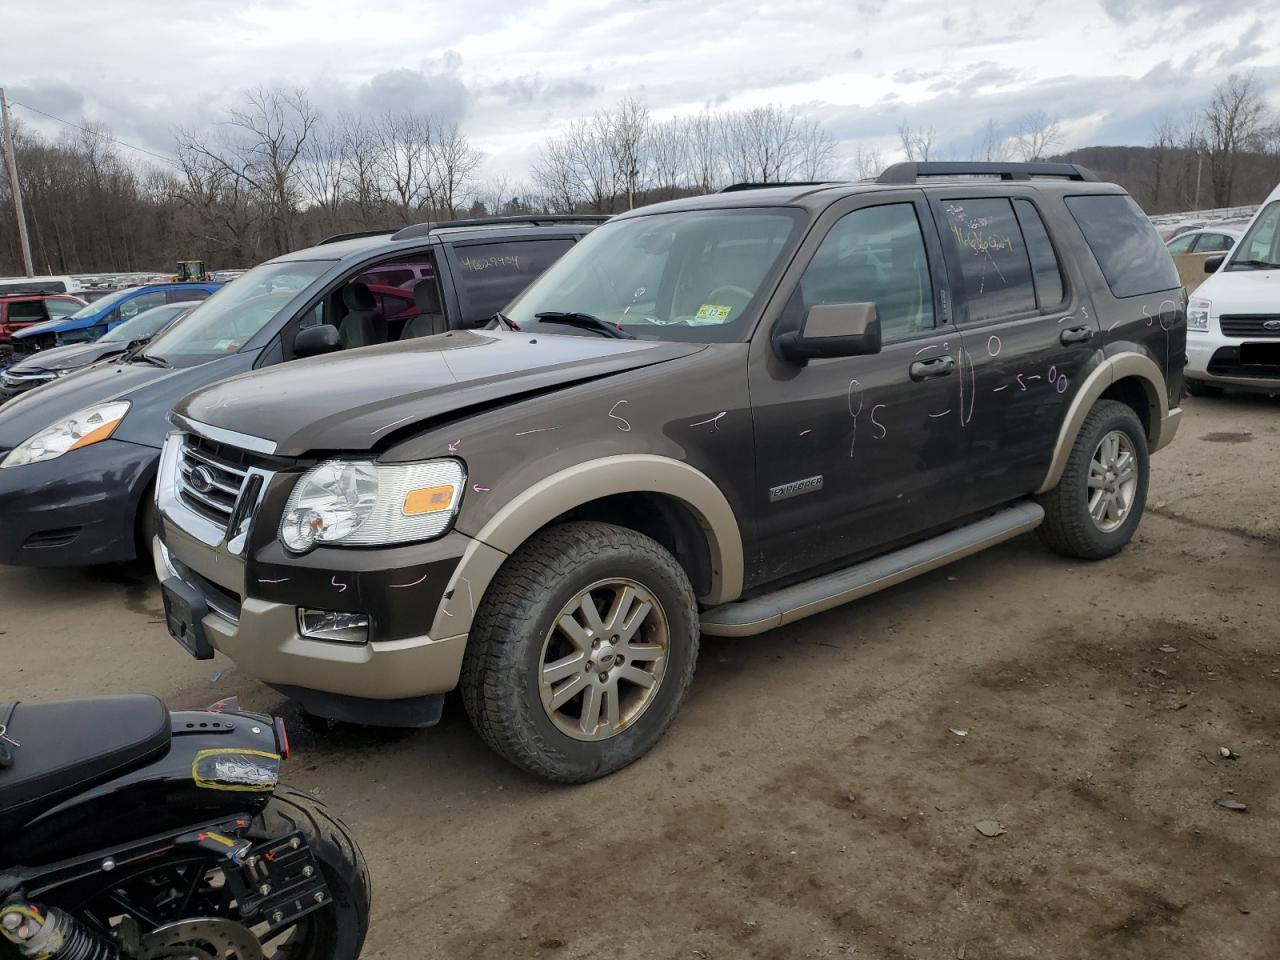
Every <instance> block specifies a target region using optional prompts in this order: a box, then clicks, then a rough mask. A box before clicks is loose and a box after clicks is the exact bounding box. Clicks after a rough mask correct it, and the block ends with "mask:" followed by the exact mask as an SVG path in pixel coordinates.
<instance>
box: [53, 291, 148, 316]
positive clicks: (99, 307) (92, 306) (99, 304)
mask: <svg viewBox="0 0 1280 960" xmlns="http://www.w3.org/2000/svg"><path fill="white" fill-rule="evenodd" d="M137 290H138V288H137V287H125V288H124V289H123V290H117V291H115V292H114V293H108V294H107V295H106V296H105V297H99V298H98V299H97V300H94V301H93V302H92V303H88V304H86V305H85V306H83V307H81V308H80V309H79V310H77V311H76V312H75V313H73V314H72V315H71V319H72V320H83V319H84V318H85V317H96V316H97V315H98V314H100V313H106V312H107V311H108V310H110V309H111V308H112V307H114V306H115V305H116V304H118V303H119V302H120V301H121V300H124V299H125V298H126V297H131V296H133V294H134V293H136V292H137ZM161 296H162V297H163V294H161Z"/></svg>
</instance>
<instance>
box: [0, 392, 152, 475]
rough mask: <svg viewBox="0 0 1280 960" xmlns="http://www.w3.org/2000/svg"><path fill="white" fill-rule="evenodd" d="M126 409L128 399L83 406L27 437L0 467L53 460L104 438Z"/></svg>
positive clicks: (117, 424) (11, 451)
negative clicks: (81, 408)
mask: <svg viewBox="0 0 1280 960" xmlns="http://www.w3.org/2000/svg"><path fill="white" fill-rule="evenodd" d="M128 412H129V401H128V400H114V401H112V402H110V403H99V404H96V405H94V406H92V407H85V408H84V409H83V410H80V411H78V412H76V413H73V414H72V415H71V416H69V417H67V418H66V419H65V420H59V421H58V422H57V423H55V424H54V425H53V426H51V427H45V428H44V429H43V430H41V431H40V432H39V433H37V434H34V435H32V436H30V437H28V438H27V439H26V440H24V441H22V443H20V444H18V445H17V446H16V447H14V448H13V449H12V450H10V451H9V455H8V456H7V457H5V458H4V461H3V462H0V467H20V466H22V465H23V464H27V463H39V462H41V461H42V460H53V459H55V458H57V457H60V456H62V455H63V454H64V453H67V452H68V451H71V450H79V449H80V448H81V447H87V446H89V445H91V444H94V443H97V442H98V441H99V440H105V439H107V437H109V436H111V434H113V433H115V431H116V427H118V426H120V421H121V420H123V419H124V415H125V414H126V413H128Z"/></svg>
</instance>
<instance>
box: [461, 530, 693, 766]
mask: <svg viewBox="0 0 1280 960" xmlns="http://www.w3.org/2000/svg"><path fill="white" fill-rule="evenodd" d="M698 636H699V633H698V615H697V608H696V605H695V602H694V594H693V588H692V586H691V585H690V583H689V577H688V576H687V575H686V573H685V571H684V569H683V568H682V567H681V566H680V565H679V563H677V562H676V559H675V558H674V557H673V556H672V555H671V554H670V553H669V552H668V551H667V550H666V549H664V548H663V547H662V546H661V545H660V544H659V543H657V542H656V541H655V540H653V539H651V538H649V537H646V536H644V535H643V534H640V533H637V532H635V531H634V530H629V529H626V528H623V527H616V526H612V525H610V524H605V523H594V522H572V523H565V524H562V525H559V526H555V527H551V528H548V529H546V530H543V531H542V532H540V533H538V534H535V535H534V536H533V537H532V538H531V539H530V540H529V542H528V543H526V544H525V545H524V546H522V547H521V548H520V549H519V550H518V551H516V553H515V554H514V555H513V556H512V557H511V559H509V560H508V561H507V562H506V563H505V564H504V565H503V567H502V569H501V570H500V571H499V572H498V575H497V577H495V578H494V581H493V583H492V584H490V586H489V589H488V591H487V592H486V594H485V599H484V600H483V602H482V603H481V604H480V609H479V610H478V611H477V613H476V621H475V627H474V629H473V630H472V633H471V638H470V640H469V641H468V644H467V655H466V659H465V660H464V662H463V667H462V682H461V688H462V697H463V703H464V705H465V707H466V710H467V714H468V715H469V716H470V718H471V722H472V724H473V725H474V726H475V728H476V730H477V731H478V732H479V734H480V736H481V737H482V738H483V739H484V741H485V742H486V743H488V744H489V746H490V747H492V748H493V749H494V750H496V751H497V752H498V753H499V754H501V755H502V756H503V757H505V758H506V759H508V760H510V761H511V762H512V763H514V764H516V765H517V766H519V767H521V768H523V769H524V770H526V771H528V772H530V773H533V774H536V775H537V776H540V777H544V778H546V779H548V780H555V781H558V782H561V783H583V782H585V781H588V780H594V779H596V778H597V777H603V776H605V775H606V774H609V773H613V772H614V771H615V770H619V769H621V768H622V767H624V766H626V765H627V764H629V763H631V762H632V761H634V760H637V759H639V758H640V757H642V756H643V755H644V754H645V753H646V752H647V751H648V750H649V748H650V747H652V746H653V744H654V743H655V742H656V741H657V740H658V738H659V737H661V736H662V734H663V732H664V731H665V730H666V728H667V725H668V724H670V723H671V720H672V718H673V717H674V716H675V714H676V711H677V710H678V709H679V707H680V703H681V702H682V701H683V699H684V695H685V691H686V690H687V689H688V686H689V682H690V680H691V679H692V677H693V669H694V666H695V664H696V662H697V658H698Z"/></svg>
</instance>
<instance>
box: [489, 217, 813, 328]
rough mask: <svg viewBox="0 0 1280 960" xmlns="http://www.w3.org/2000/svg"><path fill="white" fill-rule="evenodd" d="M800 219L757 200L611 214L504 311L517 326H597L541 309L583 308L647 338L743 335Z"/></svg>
mask: <svg viewBox="0 0 1280 960" xmlns="http://www.w3.org/2000/svg"><path fill="white" fill-rule="evenodd" d="M801 219H802V213H801V211H799V210H797V209H792V208H786V207H757V208H747V209H737V210H683V211H678V212H674V213H656V214H651V215H648V216H641V217H628V218H627V219H624V220H615V221H613V222H611V223H606V224H604V225H603V226H601V227H597V228H596V229H595V230H593V231H592V232H591V233H590V234H588V235H587V236H586V237H585V238H583V239H582V240H581V241H580V242H579V243H578V244H577V245H576V246H574V248H573V249H572V250H570V251H569V252H568V253H566V254H565V255H564V256H563V257H561V258H560V259H559V260H557V261H556V262H555V264H553V265H552V266H551V267H550V268H549V269H548V270H547V272H546V273H544V274H543V275H542V276H541V277H539V278H538V279H537V280H535V281H534V282H533V284H532V285H531V286H530V287H529V288H528V289H527V290H526V291H525V292H524V293H523V294H521V295H520V296H519V297H517V298H516V300H515V301H514V302H513V303H512V304H511V306H510V307H509V308H508V309H507V310H506V314H507V315H508V316H509V317H510V319H511V320H513V321H515V323H516V324H518V325H519V327H520V329H521V330H537V331H539V332H545V333H562V334H576V335H580V336H599V335H600V334H599V332H596V330H593V328H592V326H591V325H590V323H583V322H576V323H574V324H572V325H568V324H566V323H564V322H555V321H551V320H539V319H538V316H537V315H538V314H540V313H543V314H549V313H558V314H586V315H587V316H588V317H594V318H596V319H598V320H601V321H604V322H605V323H607V324H610V325H612V326H614V327H617V328H618V330H620V331H621V332H622V333H624V334H629V335H631V336H633V337H638V338H640V339H644V340H686V341H693V342H696V343H710V342H717V343H726V342H730V341H735V340H744V339H746V335H747V333H748V331H749V330H750V326H751V322H752V320H753V318H754V316H755V314H756V312H757V311H758V310H759V308H760V304H761V303H762V302H763V299H764V297H765V296H766V295H767V293H768V291H769V289H770V288H771V287H772V281H773V280H776V268H777V267H778V265H779V264H780V263H781V262H782V260H781V258H782V254H783V252H784V251H787V250H790V249H791V247H792V245H793V244H794V243H795V240H796V236H797V234H798V233H799V232H800V229H799V228H800V223H801ZM766 281H770V282H766ZM569 319H570V320H573V319H575V318H573V317H570V318H569ZM578 319H579V321H580V318H578ZM606 332H607V331H606Z"/></svg>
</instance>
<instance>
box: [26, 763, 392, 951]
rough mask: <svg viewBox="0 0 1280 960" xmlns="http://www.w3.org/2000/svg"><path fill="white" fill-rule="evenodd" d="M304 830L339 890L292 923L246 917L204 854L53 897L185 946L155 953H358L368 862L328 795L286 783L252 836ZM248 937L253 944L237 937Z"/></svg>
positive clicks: (109, 923)
mask: <svg viewBox="0 0 1280 960" xmlns="http://www.w3.org/2000/svg"><path fill="white" fill-rule="evenodd" d="M297 832H301V833H302V834H303V836H305V837H306V840H307V845H308V846H309V847H310V849H311V853H312V855H313V856H314V857H315V859H316V862H317V864H318V865H319V866H320V870H321V872H322V873H323V874H324V879H325V882H326V883H327V884H328V887H329V893H330V899H329V904H328V905H327V906H326V907H323V908H321V909H319V910H316V911H313V912H312V913H309V914H307V915H306V916H303V917H301V918H300V919H298V920H297V921H296V922H293V923H291V924H290V923H286V924H285V925H283V926H277V927H272V926H271V925H270V924H268V923H266V922H263V923H259V924H256V925H253V926H248V927H245V926H241V925H240V923H239V913H238V911H237V910H236V906H235V903H234V899H233V897H232V894H231V890H230V889H229V887H228V885H227V883H226V878H225V876H223V871H222V867H221V866H220V864H219V863H218V862H216V861H214V860H211V859H210V858H208V857H206V856H202V855H199V854H185V855H182V856H174V857H170V858H166V859H164V860H159V861H154V862H151V863H149V864H147V865H146V866H145V867H142V866H140V867H139V868H138V869H137V870H121V869H117V871H115V873H113V874H112V875H111V880H110V882H109V883H105V884H99V885H98V886H97V888H96V889H94V890H91V891H90V890H85V889H84V888H83V887H82V888H80V890H79V891H77V895H76V897H75V899H76V901H77V902H75V903H69V902H67V901H66V900H63V899H62V898H60V897H58V896H57V895H56V894H54V893H52V892H51V893H50V894H48V900H49V901H50V902H52V903H54V904H56V905H58V906H60V907H62V909H64V910H66V911H67V912H69V913H71V914H73V915H74V916H76V917H77V918H78V919H79V920H80V921H81V922H83V923H84V924H86V925H87V926H89V927H90V928H91V929H94V928H96V929H98V930H101V931H115V932H116V933H117V934H119V933H120V931H121V930H122V929H124V925H128V926H129V927H132V928H133V929H134V930H136V931H138V932H139V933H140V934H142V936H143V940H144V942H147V943H148V945H149V947H150V948H151V949H152V950H153V951H155V950H156V947H157V938H159V940H161V941H163V940H164V938H165V937H166V936H168V937H170V938H171V939H172V940H173V943H171V944H168V946H169V947H170V948H172V949H173V950H176V951H177V952H172V953H168V952H165V951H164V950H163V949H160V950H159V951H158V952H157V953H153V955H159V956H184V957H186V956H190V957H197V958H201V960H203V958H204V957H206V956H207V957H209V958H210V960H212V958H214V957H217V958H219V960H224V958H230V957H234V958H235V960H251V958H255V957H256V956H257V955H258V953H259V952H260V955H261V956H262V957H265V958H274V960H356V958H357V957H359V955H360V949H361V947H362V946H363V945H364V939H365V936H366V934H367V933H368V931H369V900H370V887H369V870H368V867H367V865H366V864H365V861H364V855H363V854H362V853H361V852H360V848H359V846H357V845H356V842H355V840H354V839H353V838H352V837H351V833H350V831H349V830H348V829H347V827H346V825H345V824H344V823H343V822H342V821H341V820H339V819H338V818H337V817H335V816H334V815H333V814H331V813H330V812H329V810H328V808H327V807H325V805H324V804H322V803H320V802H319V801H317V800H315V799H314V798H312V797H310V796H308V795H307V794H304V793H300V792H299V791H297V790H292V789H290V788H288V787H283V786H281V787H278V788H277V789H276V792H275V794H274V795H273V796H272V798H271V801H270V803H268V804H267V806H266V808H265V809H264V810H263V811H262V812H261V813H260V814H258V816H257V817H255V818H254V821H253V823H252V825H251V826H250V828H249V833H248V836H249V838H250V839H252V840H254V841H255V842H259V841H263V840H272V839H277V838H282V837H287V836H289V835H290V834H293V833H297ZM197 918H199V919H201V920H204V919H209V918H213V919H214V920H215V921H216V922H215V923H214V924H212V925H210V924H205V925H204V926H203V927H197V926H195V925H193V924H191V923H188V921H195V920H196V919H197ZM193 931H195V932H193ZM246 940H247V941H248V945H247V946H246V947H241V948H239V949H236V948H234V947H232V946H230V945H231V944H233V943H236V942H239V943H245V942H246ZM179 947H181V949H179ZM255 947H256V948H257V952H255V950H254V948H255Z"/></svg>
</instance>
